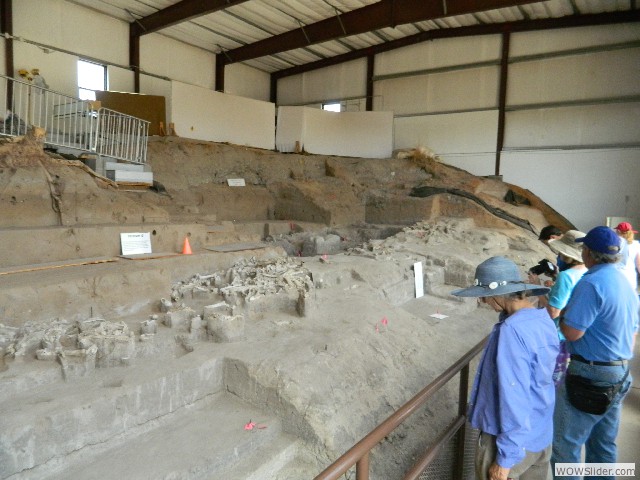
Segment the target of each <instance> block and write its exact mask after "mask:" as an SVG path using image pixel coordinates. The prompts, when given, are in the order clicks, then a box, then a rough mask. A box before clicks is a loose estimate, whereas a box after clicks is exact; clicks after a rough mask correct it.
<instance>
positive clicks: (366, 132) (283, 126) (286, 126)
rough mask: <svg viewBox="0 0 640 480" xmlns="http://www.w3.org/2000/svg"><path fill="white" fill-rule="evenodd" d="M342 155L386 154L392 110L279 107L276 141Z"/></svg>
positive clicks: (282, 147) (284, 146)
mask: <svg viewBox="0 0 640 480" xmlns="http://www.w3.org/2000/svg"><path fill="white" fill-rule="evenodd" d="M296 141H299V142H300V147H301V148H304V150H305V151H306V152H309V153H314V154H319V155H341V156H346V157H364V158H389V157H390V156H391V152H392V147H393V113H391V112H341V113H337V112H327V111H324V110H320V109H318V108H309V107H279V108H278V131H277V134H276V144H277V146H278V150H279V151H281V152H292V151H294V147H295V142H296Z"/></svg>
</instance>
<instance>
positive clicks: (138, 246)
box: [120, 232, 151, 255]
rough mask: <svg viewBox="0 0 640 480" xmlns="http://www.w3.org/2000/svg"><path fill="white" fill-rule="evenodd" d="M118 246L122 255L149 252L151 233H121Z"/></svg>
mask: <svg viewBox="0 0 640 480" xmlns="http://www.w3.org/2000/svg"><path fill="white" fill-rule="evenodd" d="M120 246H121V248H122V255H138V254H141V253H151V235H150V234H149V232H145V233H121V234H120Z"/></svg>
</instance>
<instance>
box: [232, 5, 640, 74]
mask: <svg viewBox="0 0 640 480" xmlns="http://www.w3.org/2000/svg"><path fill="white" fill-rule="evenodd" d="M638 21H640V10H633V11H625V12H613V13H599V14H589V15H578V16H568V17H560V18H549V19H542V20H522V21H519V22H507V23H493V24H484V25H472V26H468V27H457V28H443V29H439V30H427V31H424V32H420V33H417V34H415V35H410V36H407V37H404V38H399V39H397V40H392V41H391V42H387V43H382V44H379V45H374V46H372V47H367V48H362V49H360V50H354V51H353V52H347V53H343V54H342V55H336V56H335V57H331V58H326V59H323V60H318V61H316V62H311V63H306V64H304V65H298V66H296V67H291V68H287V69H284V70H279V71H277V72H274V73H273V74H272V75H274V76H275V77H277V78H284V77H288V76H291V75H298V74H300V73H305V72H310V71H312V70H317V69H319V68H324V67H329V66H332V65H337V64H340V63H344V62H349V61H351V60H357V59H359V58H363V57H366V56H368V55H375V54H378V53H382V52H388V51H390V50H394V49H396V48H401V47H406V46H408V45H415V44H417V43H421V42H425V41H428V40H436V39H440V38H454V37H468V36H476V35H491V34H502V33H504V32H528V31H534V30H545V29H555V28H571V27H583V26H589V25H609V24H616V23H628V22H638ZM233 51H234V50H231V52H233ZM231 52H230V53H231Z"/></svg>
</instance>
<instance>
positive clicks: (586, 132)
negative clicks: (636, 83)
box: [505, 102, 640, 148]
mask: <svg viewBox="0 0 640 480" xmlns="http://www.w3.org/2000/svg"><path fill="white" fill-rule="evenodd" d="M638 142H640V103H639V102H632V103H624V104H606V105H585V106H580V107H563V108H549V109H539V110H523V111H517V112H508V113H507V117H506V129H505V148H518V147H523V148H527V147H559V146H565V147H566V146H574V145H581V146H585V147H588V146H590V145H591V146H597V145H619V144H632V143H638Z"/></svg>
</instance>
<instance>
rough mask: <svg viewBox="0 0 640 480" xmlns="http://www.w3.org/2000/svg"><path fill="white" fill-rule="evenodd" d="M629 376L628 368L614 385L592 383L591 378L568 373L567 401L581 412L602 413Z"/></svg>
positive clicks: (566, 382) (566, 381)
mask: <svg viewBox="0 0 640 480" xmlns="http://www.w3.org/2000/svg"><path fill="white" fill-rule="evenodd" d="M628 376H629V369H628V368H627V372H626V373H625V374H624V377H622V380H620V381H619V382H618V383H616V384H615V385H607V386H600V385H594V384H593V380H591V379H589V378H585V377H581V376H580V375H575V374H571V373H568V374H567V378H566V380H565V385H566V389H567V398H568V399H569V403H571V405H573V406H574V407H575V408H577V409H578V410H580V411H582V412H586V413H592V414H594V415H602V414H603V413H605V412H606V411H607V409H608V408H609V405H611V402H612V401H613V399H614V398H615V397H616V395H617V394H618V392H619V391H620V389H621V388H622V386H623V385H624V382H625V380H626V379H627V377H628Z"/></svg>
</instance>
